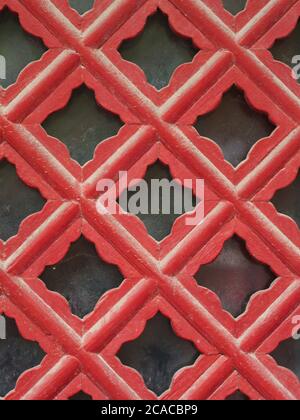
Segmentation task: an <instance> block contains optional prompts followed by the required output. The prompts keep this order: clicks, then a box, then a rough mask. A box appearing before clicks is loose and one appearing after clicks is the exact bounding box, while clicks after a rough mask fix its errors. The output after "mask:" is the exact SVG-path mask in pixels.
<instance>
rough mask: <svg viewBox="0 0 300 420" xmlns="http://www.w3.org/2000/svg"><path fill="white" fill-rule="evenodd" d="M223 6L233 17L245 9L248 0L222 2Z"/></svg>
mask: <svg viewBox="0 0 300 420" xmlns="http://www.w3.org/2000/svg"><path fill="white" fill-rule="evenodd" d="M222 1H223V6H224V8H225V9H226V10H228V12H230V13H231V14H232V15H237V14H238V13H240V12H241V11H242V10H244V9H245V7H246V4H247V0H222Z"/></svg>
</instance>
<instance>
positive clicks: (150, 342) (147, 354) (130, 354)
mask: <svg viewBox="0 0 300 420" xmlns="http://www.w3.org/2000/svg"><path fill="white" fill-rule="evenodd" d="M199 354H200V353H199V351H198V350H197V349H196V348H195V347H194V345H193V344H192V343H191V342H189V341H185V340H184V339H182V338H179V337H177V335H175V333H174V331H173V329H172V326H171V323H170V321H169V320H168V319H167V318H165V317H164V316H163V315H162V314H161V313H158V314H157V315H156V316H155V317H154V318H152V319H151V320H150V321H148V323H147V325H146V328H145V330H144V332H143V334H142V335H141V337H139V338H138V339H137V340H135V341H132V342H130V343H127V344H125V345H123V347H122V348H121V350H120V351H119V353H118V357H119V359H120V360H121V362H122V363H123V364H124V365H126V366H130V367H132V368H134V369H135V370H137V371H138V372H139V373H140V374H141V375H142V376H143V378H144V381H145V383H146V385H147V387H148V388H149V389H151V390H152V391H153V392H155V394H156V395H161V394H162V393H163V392H164V391H166V390H167V389H168V388H169V387H170V384H171V382H172V378H173V377H174V375H175V373H176V372H178V370H180V369H182V368H184V367H186V366H192V365H193V364H194V363H195V361H196V360H197V358H198V357H199Z"/></svg>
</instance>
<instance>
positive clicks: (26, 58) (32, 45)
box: [0, 7, 47, 88]
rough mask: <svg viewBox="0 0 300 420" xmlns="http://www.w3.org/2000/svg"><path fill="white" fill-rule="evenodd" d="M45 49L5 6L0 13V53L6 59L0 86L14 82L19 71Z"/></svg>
mask: <svg viewBox="0 0 300 420" xmlns="http://www.w3.org/2000/svg"><path fill="white" fill-rule="evenodd" d="M46 51H47V48H46V47H45V45H44V44H43V42H42V41H41V40H40V39H39V38H36V37H34V36H33V35H31V34H29V33H28V32H25V30H24V29H23V28H22V26H21V24H20V22H19V19H18V15H17V14H16V13H13V12H11V11H10V10H9V9H8V8H7V7H5V8H4V9H3V10H2V12H1V13H0V53H1V55H2V56H3V57H5V60H6V79H1V78H0V86H2V87H4V88H7V87H9V86H10V85H12V84H14V83H15V82H16V81H17V79H18V76H19V74H20V73H21V71H22V70H23V69H24V68H25V67H26V66H27V65H28V64H30V63H32V62H33V61H36V60H39V59H40V58H41V57H42V55H43V54H44V53H45V52H46Z"/></svg>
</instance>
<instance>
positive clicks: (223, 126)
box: [195, 86, 275, 166]
mask: <svg viewBox="0 0 300 420" xmlns="http://www.w3.org/2000/svg"><path fill="white" fill-rule="evenodd" d="M195 128H196V130H197V131H198V132H199V134H200V135H201V136H204V137H208V138H210V139H212V140H214V141H215V142H216V143H217V144H218V145H219V146H220V147H221V149H222V150H223V153H224V157H225V159H226V160H227V161H228V162H230V163H231V164H232V165H233V166H237V165H239V164H240V163H241V162H242V161H243V160H245V159H246V157H247V155H248V153H249V151H250V150H251V148H252V147H253V146H254V144H255V143H256V142H257V141H258V140H260V139H262V138H265V137H268V136H270V134H271V133H272V132H273V131H274V130H275V126H274V125H273V124H272V123H271V122H270V121H269V119H268V117H267V116H266V115H265V114H263V113H260V112H258V111H255V110H254V109H253V108H251V106H250V105H249V104H248V103H247V101H246V98H245V95H244V93H243V92H242V91H241V90H240V89H239V88H237V87H236V86H233V87H232V88H231V89H230V90H229V91H227V92H226V93H225V94H224V96H223V99H222V102H221V105H219V107H218V108H217V109H216V110H214V111H212V112H210V113H209V114H206V115H203V116H201V117H199V118H198V120H197V122H196V124H195Z"/></svg>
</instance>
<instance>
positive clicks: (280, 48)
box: [270, 20, 300, 82]
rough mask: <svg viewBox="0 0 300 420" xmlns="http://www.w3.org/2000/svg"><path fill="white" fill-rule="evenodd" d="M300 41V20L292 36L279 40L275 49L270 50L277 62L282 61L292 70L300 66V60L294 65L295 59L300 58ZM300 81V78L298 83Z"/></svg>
mask: <svg viewBox="0 0 300 420" xmlns="http://www.w3.org/2000/svg"><path fill="white" fill-rule="evenodd" d="M299 40H300V20H299V21H298V24H297V26H296V28H295V29H294V31H293V32H292V33H291V34H290V35H288V36H287V37H286V38H281V39H278V40H277V41H276V42H275V44H274V45H273V47H272V48H271V49H270V51H271V53H272V55H273V57H274V58H275V60H278V61H281V62H282V63H285V64H287V65H288V66H289V67H291V68H294V67H296V64H299V62H300V60H297V63H296V62H295V63H293V57H295V56H298V57H300V50H299ZM298 67H299V66H298ZM298 74H299V71H298ZM299 81H300V77H299V78H298V82H299Z"/></svg>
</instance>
